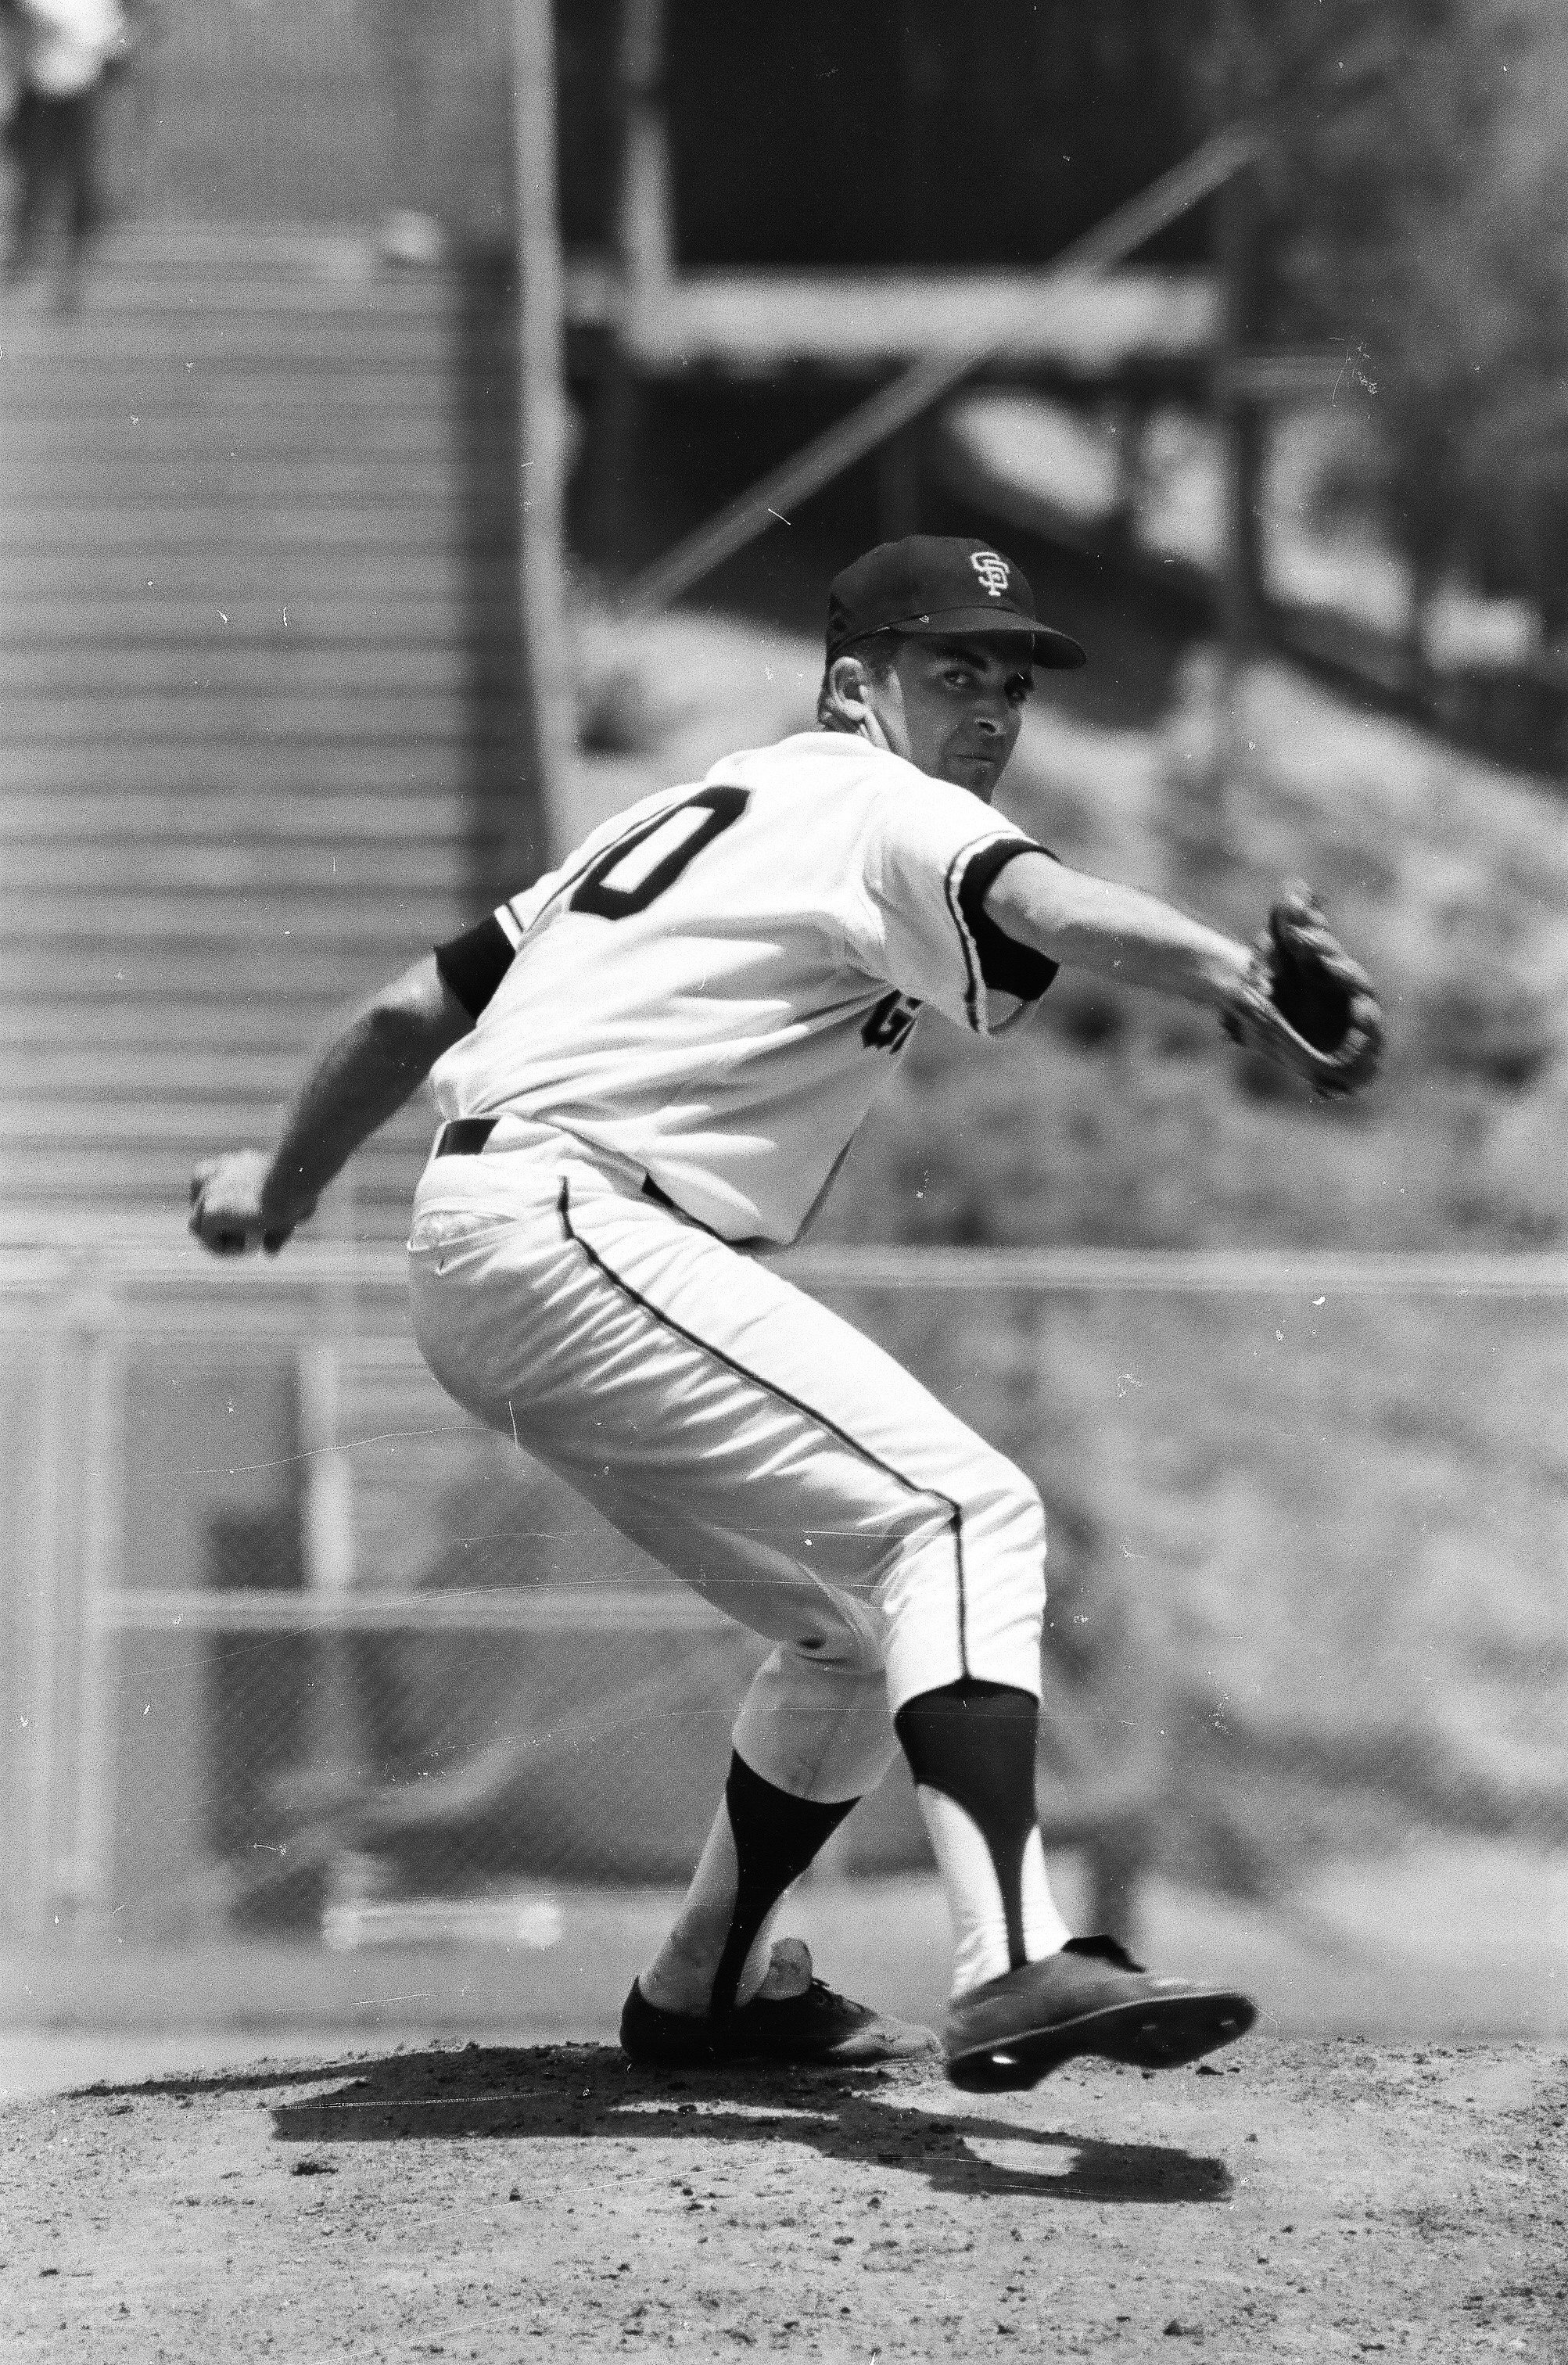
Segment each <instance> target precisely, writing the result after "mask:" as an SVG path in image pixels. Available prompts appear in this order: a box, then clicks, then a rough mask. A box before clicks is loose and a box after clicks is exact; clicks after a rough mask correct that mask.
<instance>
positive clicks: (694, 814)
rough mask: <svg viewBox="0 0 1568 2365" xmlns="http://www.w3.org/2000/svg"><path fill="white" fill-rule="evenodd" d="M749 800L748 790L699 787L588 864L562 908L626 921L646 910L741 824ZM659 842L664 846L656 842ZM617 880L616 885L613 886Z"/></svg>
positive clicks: (604, 918) (606, 918) (601, 917)
mask: <svg viewBox="0 0 1568 2365" xmlns="http://www.w3.org/2000/svg"><path fill="white" fill-rule="evenodd" d="M750 801H751V792H750V790H747V789H702V790H700V791H699V793H698V794H697V795H696V796H694V797H689V798H688V799H687V801H686V802H685V803H684V804H679V805H674V806H672V807H671V809H670V810H669V812H668V813H655V815H654V818H653V820H652V821H648V822H644V824H642V826H641V828H640V829H634V830H633V832H632V834H631V835H630V836H629V837H622V838H620V839H618V840H617V842H616V843H615V845H613V846H610V847H608V848H607V849H606V851H605V852H604V853H603V854H601V855H600V856H599V858H598V859H597V861H595V862H593V863H591V864H590V865H589V867H588V869H587V870H585V871H584V873H583V875H582V877H581V878H580V879H579V880H578V881H577V886H576V887H575V888H574V890H573V891H572V898H571V901H570V902H569V903H568V904H567V906H566V909H567V910H568V911H569V912H592V913H597V914H598V915H599V918H600V919H601V920H629V919H630V918H631V917H632V915H633V913H636V912H645V911H646V910H647V908H648V906H649V904H650V903H652V902H655V901H656V900H657V898H658V897H659V896H660V895H662V894H663V893H664V892H665V890H666V888H668V887H673V886H674V885H675V882H676V880H678V878H679V877H680V875H681V873H682V871H683V870H684V869H686V867H687V865H688V864H689V863H690V862H695V861H696V859H697V857H698V856H699V855H700V853H701V851H702V849H703V847H704V846H711V845H712V843H713V840H714V839H715V838H716V837H722V835H723V834H724V832H725V830H727V829H728V828H729V827H730V825H731V824H732V823H733V822H737V821H739V819H740V817H741V815H742V813H745V809H746V806H747V805H748V804H749V803H750ZM659 839H663V840H664V841H665V843H664V845H663V846H658V845H655V840H659ZM672 840H673V843H671V842H670V841H672ZM617 877H619V879H620V881H621V883H620V884H619V885H618V886H617V885H615V884H613V883H612V882H613V881H614V880H616V879H617Z"/></svg>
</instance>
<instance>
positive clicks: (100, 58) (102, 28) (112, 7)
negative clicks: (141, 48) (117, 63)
mask: <svg viewBox="0 0 1568 2365" xmlns="http://www.w3.org/2000/svg"><path fill="white" fill-rule="evenodd" d="M23 29H24V35H25V45H24V49H23V54H22V78H23V80H24V82H25V83H26V84H27V85H28V88H29V89H31V90H36V91H38V92H39V93H40V95H42V96H43V97H45V98H75V97H77V96H79V95H80V94H81V93H82V92H83V91H84V90H91V89H92V87H93V85H94V84H95V82H97V80H98V79H99V77H100V75H101V74H102V73H103V71H104V68H105V66H106V64H107V63H108V62H109V60H110V59H111V58H112V57H113V56H115V54H116V53H117V51H118V50H120V49H122V48H123V47H124V45H125V39H126V21H125V12H124V10H123V9H122V8H121V7H120V6H119V0H23Z"/></svg>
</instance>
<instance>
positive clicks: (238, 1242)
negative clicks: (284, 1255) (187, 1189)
mask: <svg viewBox="0 0 1568 2365" xmlns="http://www.w3.org/2000/svg"><path fill="white" fill-rule="evenodd" d="M473 1024H474V1020H473V1018H472V1016H471V1015H470V1014H469V1012H468V1011H467V1010H466V1009H465V1007H464V1005H463V1003H461V1002H460V1001H459V1000H458V998H457V996H456V994H455V993H454V992H453V990H452V988H451V986H450V985H449V984H448V983H447V981H446V980H445V978H444V977H442V974H441V971H440V970H439V969H438V968H437V965H436V958H435V955H434V954H433V953H431V954H427V955H426V957H425V958H424V959H423V960H420V961H416V962H415V963H414V965H413V967H412V968H411V969H408V970H404V972H403V974H402V975H401V976H400V977H397V978H394V979H393V980H392V981H391V982H390V983H389V984H386V985H385V986H383V987H382V988H381V989H380V991H379V992H377V993H375V994H374V995H372V997H371V999H370V1000H369V1001H368V1002H367V1003H365V1004H364V1007H363V1008H362V1009H360V1010H358V1011H356V1012H355V1014H354V1015H353V1018H351V1019H350V1020H349V1022H348V1024H347V1025H346V1026H344V1027H343V1028H342V1030H341V1031H340V1032H339V1033H338V1034H337V1035H335V1036H334V1037H332V1039H331V1041H330V1043H328V1044H327V1046H326V1047H325V1048H324V1049H323V1050H322V1051H321V1052H320V1053H319V1055H318V1056H317V1058H316V1059H315V1060H314V1061H313V1062H312V1064H311V1066H310V1068H309V1070H308V1072H307V1074H306V1075H305V1077H304V1079H303V1081H302V1082H301V1083H300V1085H299V1087H298V1089H297V1092H296V1093H295V1095H294V1098H293V1100H292V1101H291V1102H290V1104H289V1106H288V1109H287V1111H286V1115H285V1117H284V1120H283V1125H282V1127H281V1130H280V1131H279V1134H278V1137H277V1139H276V1141H275V1142H274V1145H273V1147H272V1149H234V1150H230V1152H229V1154H228V1155H227V1156H226V1157H223V1158H217V1159H212V1160H208V1162H207V1164H206V1165H204V1166H200V1167H198V1168H197V1169H196V1173H195V1175H194V1176H193V1177H192V1180H191V1216H190V1228H191V1230H192V1231H193V1232H194V1233H195V1234H196V1239H198V1240H200V1241H201V1243H202V1245H203V1247H204V1248H208V1249H211V1250H213V1252H214V1254H215V1255H218V1256H241V1255H243V1254H244V1252H245V1251H246V1250H248V1249H253V1248H255V1247H257V1246H258V1245H259V1246H261V1247H263V1248H264V1249H266V1250H267V1251H268V1252H269V1254H274V1255H275V1253H276V1252H277V1250H279V1249H280V1248H282V1246H283V1244H284V1242H285V1241H286V1239H288V1237H289V1235H290V1234H291V1233H292V1232H293V1230H294V1228H295V1227H296V1225H297V1224H301V1223H303V1222H304V1221H305V1219H306V1217H307V1216H309V1215H311V1214H313V1213H314V1211H315V1206H316V1202H317V1200H318V1199H319V1197H320V1194H321V1193H322V1192H323V1191H324V1190H325V1188H326V1186H327V1184H328V1183H330V1181H331V1180H332V1177H333V1176H334V1175H335V1174H336V1173H338V1172H339V1171H340V1170H341V1169H342V1167H343V1166H344V1165H346V1163H347V1162H348V1160H349V1159H350V1158H352V1157H353V1153H354V1151H355V1150H356V1149H359V1147H360V1146H361V1144H362V1143H363V1142H365V1141H368V1140H369V1138H370V1137H371V1135H372V1134H373V1133H375V1131H376V1130H377V1128H378V1127H379V1126H383V1125H385V1124H386V1120H387V1118H388V1117H390V1116H393V1115H396V1113H397V1111H398V1109H400V1108H401V1107H402V1106H403V1104H404V1103H405V1102H406V1101H408V1100H409V1099H411V1098H412V1096H413V1094H414V1093H416V1092H417V1091H418V1090H419V1088H420V1085H421V1084H422V1083H423V1082H424V1080H425V1078H426V1077H427V1076H428V1075H429V1073H430V1071H431V1069H432V1068H433V1067H434V1065H435V1063H436V1061H437V1060H438V1059H440V1058H441V1056H442V1052H443V1051H448V1050H450V1049H451V1048H452V1046H453V1044H454V1043H455V1042H457V1041H458V1039H459V1038H460V1037H462V1036H464V1035H466V1034H467V1032H468V1030H469V1028H470V1027H471V1026H473Z"/></svg>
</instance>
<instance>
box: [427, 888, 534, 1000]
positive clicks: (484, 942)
mask: <svg viewBox="0 0 1568 2365" xmlns="http://www.w3.org/2000/svg"><path fill="white" fill-rule="evenodd" d="M514 949H515V947H513V945H512V942H511V939H510V936H508V935H507V932H506V930H505V929H504V928H503V927H502V925H501V924H500V922H499V921H498V919H497V918H496V916H495V914H494V913H491V915H490V917H489V918H488V919H487V920H481V921H480V923H479V925H478V926H477V927H476V928H469V929H468V930H467V931H466V932H465V934H464V935H463V936H454V937H452V938H451V939H450V941H449V942H448V943H446V944H444V945H437V947H436V948H435V965H436V968H437V970H439V971H440V973H441V976H442V979H443V980H444V981H445V982H446V984H447V985H448V986H450V987H451V989H452V991H453V992H454V994H455V995H456V996H457V999H458V1001H459V1002H460V1003H462V1004H463V1007H464V1009H465V1011H466V1012H467V1013H468V1015H469V1017H470V1018H477V1017H478V1015H479V1013H480V1012H481V1011H482V1010H483V1009H484V1008H485V1007H486V1005H487V1003H489V1002H490V1001H491V1000H492V999H493V997H494V994H495V991H496V988H497V987H498V985H499V983H500V981H501V980H502V978H503V977H505V975H506V973H507V971H508V970H509V969H510V967H511V963H512V954H513V951H514Z"/></svg>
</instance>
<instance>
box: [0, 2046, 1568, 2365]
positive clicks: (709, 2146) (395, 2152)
mask: <svg viewBox="0 0 1568 2365" xmlns="http://www.w3.org/2000/svg"><path fill="white" fill-rule="evenodd" d="M1565 2118H1568V2050H1565V2048H1564V2047H1563V2046H1561V2045H1551V2046H1541V2045H1529V2044H1525V2043H1517V2044H1506V2045H1498V2044H1491V2045H1473V2046H1454V2047H1438V2046H1434V2047H1432V2048H1431V2049H1430V2050H1429V2051H1411V2050H1394V2049H1390V2048H1388V2047H1385V2046H1373V2045H1370V2044H1363V2043H1361V2041H1359V2040H1356V2039H1351V2040H1348V2041H1338V2042H1327V2043H1319V2044H1287V2043H1282V2042H1280V2041H1278V2040H1273V2039H1268V2038H1264V2039H1261V2040H1260V2039H1258V2038H1256V2037H1254V2038H1253V2039H1252V2040H1250V2041H1249V2042H1248V2043H1247V2044H1245V2045H1243V2046H1239V2047H1238V2048H1236V2050H1235V2052H1234V2054H1221V2055H1219V2056H1217V2057H1215V2060H1214V2061H1213V2062H1212V2063H1205V2064H1204V2065H1202V2066H1201V2067H1200V2068H1197V2069H1195V2070H1188V2071H1182V2072H1177V2073H1173V2074H1169V2075H1165V2076H1162V2077H1159V2078H1153V2077H1150V2076H1148V2075H1145V2074H1141V2073H1139V2072H1137V2071H1136V2070H1126V2069H1116V2068H1111V2067H1109V2066H1108V2065H1103V2064H1099V2063H1087V2062H1085V2063H1079V2064H1072V2065H1070V2066H1069V2067H1068V2068H1067V2069H1065V2070H1063V2071H1061V2072H1058V2075H1057V2076H1056V2077H1055V2078H1053V2079H1050V2080H1049V2081H1048V2082H1047V2084H1046V2085H1044V2086H1042V2087H1040V2088H1038V2089H1037V2090H1036V2091H1035V2092H1034V2093H1032V2094H1024V2095H1016V2096H1002V2097H995V2098H991V2097H987V2098H985V2099H984V2100H983V2101H978V2102H977V2100H976V2098H974V2097H971V2096H965V2095H961V2094H958V2093H957V2092H956V2091H955V2090H953V2089H952V2088H951V2087H949V2086H947V2085H946V2083H945V2082H944V2081H943V2080H942V2079H941V2077H940V2076H939V2075H934V2074H933V2073H932V2072H931V2071H930V2070H928V2069H924V2068H921V2069H918V2070H917V2069H915V2068H908V2069H899V2070H896V2071H867V2072H862V2073H860V2074H858V2075H857V2076H854V2077H847V2076H845V2075H843V2074H837V2075H831V2076H830V2075H823V2074H817V2073H812V2074H806V2073H801V2072H778V2073H771V2072H751V2071H748V2072H745V2073H739V2072H734V2071H731V2072H726V2073H707V2074H701V2075H699V2074H695V2073H694V2074H689V2075H686V2076H681V2075H663V2076H660V2077H656V2078H655V2077H654V2076H652V2075H649V2074H648V2073H645V2072H641V2071H637V2070H634V2069H632V2068H628V2066H627V2065H626V2064H625V2062H624V2061H623V2060H622V2057H621V2056H620V2054H619V2053H618V2052H617V2051H615V2050H614V2049H613V2048H611V2047H609V2046H580V2045H574V2046H534V2047H532V2048H529V2049H526V2050H503V2049H500V2048H497V2047H484V2046H474V2045H470V2046H449V2047H433V2048H423V2049H420V2050H418V2051H412V2052H406V2053H405V2052H396V2053H386V2052H383V2053H381V2054H366V2055H364V2056H361V2057H348V2058H337V2059H324V2060H318V2061H314V2062H310V2061H303V2062H294V2063H281V2064H280V2063H274V2062H268V2061H262V2062H259V2063H258V2064H256V2065H255V2066H254V2067H253V2068H248V2069H242V2070H238V2071H232V2072H225V2073H222V2074H218V2075H213V2076H207V2077H198V2078H192V2079H177V2078H176V2079H163V2080H162V2081H160V2082H157V2083H151V2084H141V2085H136V2086H120V2087H113V2086H104V2087H99V2088H95V2089H93V2090H88V2091H84V2092H82V2093H77V2094H71V2095H65V2096H59V2097H55V2098H52V2099H47V2100H30V2101H21V2102H13V2103H9V2104H6V2106H5V2107H4V2108H3V2109H0V2127H3V2130H4V2135H5V2142H4V2146H3V2156H0V2227H3V2229H4V2230H3V2232H0V2255H3V2260H4V2263H3V2265H0V2354H4V2355H7V2356H16V2357H26V2358H28V2359H29V2360H35V2359H36V2360H64V2359H72V2360H77V2359H93V2360H97V2359H136V2360H140V2359H149V2360H154V2365H196V2360H198V2359H199V2360H201V2365H208V2360H210V2359H215V2358H221V2359H224V2360H225V2365H230V2360H233V2359H249V2358H262V2357H267V2356H274V2357H277V2358H280V2359H282V2358H286V2359H290V2360H291V2365H309V2360H313V2359H326V2358H329V2357H334V2356H340V2355H343V2354H352V2355H353V2357H354V2358H356V2359H382V2358H386V2359H402V2358H412V2357H423V2356H447V2357H452V2358H468V2359H485V2360H490V2359H504V2360H508V2365H510V2360H515V2359H520V2358H521V2359H526V2358H530V2357H534V2358H537V2357H554V2356H557V2355H559V2356H563V2357H564V2356H566V2355H568V2354H569V2355H571V2356H573V2357H574V2358H577V2357H590V2358H591V2357H600V2356H609V2355H615V2356H622V2355H626V2354H632V2353H635V2352H636V2351H637V2350H639V2349H647V2348H671V2349H673V2350H675V2351H676V2352H677V2353H678V2355H680V2356H682V2357H702V2358H706V2357H723V2358H731V2357H734V2355H735V2354H737V2352H739V2351H741V2350H744V2349H748V2348H756V2349H769V2350H776V2351H779V2352H782V2353H785V2354H791V2355H800V2356H803V2357H824V2358H834V2359H837V2358H846V2359H847V2358H855V2359H872V2358H878V2359H893V2358H916V2357H921V2358H924V2357H935V2356H946V2355H948V2354H957V2355H962V2356H980V2355H995V2354H998V2353H1001V2354H1002V2355H1006V2354H1016V2355H1019V2356H1025V2355H1030V2354H1033V2355H1038V2356H1047V2357H1056V2356H1101V2355H1107V2356H1109V2355H1115V2356H1120V2357H1126V2358H1129V2359H1139V2358H1149V2357H1158V2358H1169V2357H1174V2356H1180V2355H1181V2354H1182V2348H1181V2347H1180V2345H1179V2344H1181V2343H1182V2342H1187V2343H1189V2344H1190V2345H1191V2346H1192V2347H1193V2348H1202V2349H1203V2352H1204V2356H1205V2357H1206V2358H1208V2359H1212V2360H1214V2365H1219V2360H1222V2359H1223V2360H1227V2365H1228V2360H1231V2359H1235V2360H1238V2365H1240V2360H1241V2359H1247V2360H1249V2365H1250V2360H1252V2359H1257V2358H1259V2357H1268V2358H1299V2359H1313V2360H1315V2365H1316V2360H1319V2359H1325V2358H1335V2357H1357V2356H1361V2355H1368V2354H1372V2355H1377V2354H1384V2353H1386V2354H1389V2355H1394V2354H1397V2353H1400V2352H1403V2353H1404V2354H1406V2355H1407V2356H1410V2357H1419V2358H1424V2359H1426V2358H1439V2359H1468V2358H1472V2357H1475V2358H1481V2357H1491V2356H1513V2357H1524V2358H1527V2359H1535V2360H1540V2365H1549V2360H1553V2361H1554V2360H1560V2359H1563V2358H1564V2357H1568V2142H1565V2138H1564V2124H1565ZM1168 2343H1169V2344H1170V2346H1169V2347H1168V2346H1167V2344H1168ZM1014 2344H1016V2346H1015V2347H1014Z"/></svg>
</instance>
